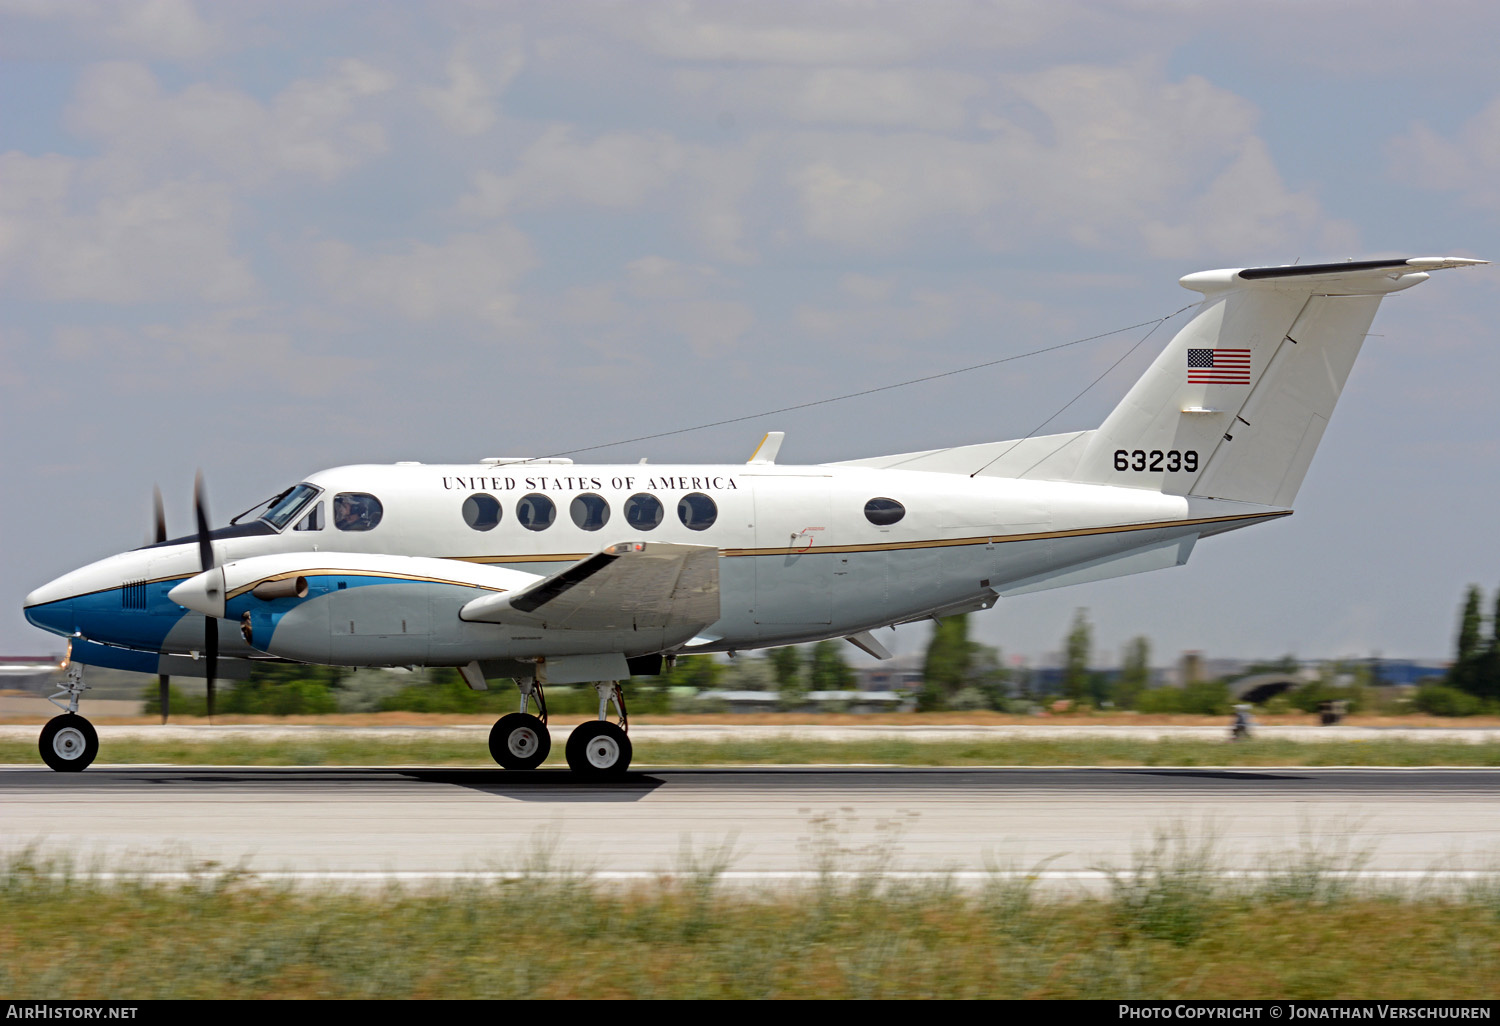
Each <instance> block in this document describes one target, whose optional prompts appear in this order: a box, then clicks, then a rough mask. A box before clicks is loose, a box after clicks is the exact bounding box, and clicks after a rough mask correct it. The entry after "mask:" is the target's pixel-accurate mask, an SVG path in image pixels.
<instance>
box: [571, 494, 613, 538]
mask: <svg viewBox="0 0 1500 1026" xmlns="http://www.w3.org/2000/svg"><path fill="white" fill-rule="evenodd" d="M568 515H569V516H571V517H572V518H573V523H575V524H577V525H578V526H579V527H581V528H583V529H584V530H585V531H597V530H599V528H601V527H603V526H604V525H605V524H607V523H609V503H607V502H605V501H604V496H602V495H595V494H594V493H593V492H584V493H583V494H582V495H575V496H574V497H573V501H572V502H571V503H569V504H568Z"/></svg>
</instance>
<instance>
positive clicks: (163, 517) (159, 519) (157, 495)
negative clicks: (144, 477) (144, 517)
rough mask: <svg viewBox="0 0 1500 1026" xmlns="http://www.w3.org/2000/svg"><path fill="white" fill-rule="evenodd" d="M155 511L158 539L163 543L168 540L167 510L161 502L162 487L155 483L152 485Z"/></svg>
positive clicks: (158, 541)
mask: <svg viewBox="0 0 1500 1026" xmlns="http://www.w3.org/2000/svg"><path fill="white" fill-rule="evenodd" d="M151 493H152V498H153V499H154V500H155V501H154V502H153V506H154V510H153V511H154V512H155V514H156V522H155V527H156V541H157V543H158V544H159V543H161V542H164V541H166V540H167V511H166V509H165V508H164V507H163V506H162V504H161V489H160V488H158V487H157V486H155V485H152V486H151Z"/></svg>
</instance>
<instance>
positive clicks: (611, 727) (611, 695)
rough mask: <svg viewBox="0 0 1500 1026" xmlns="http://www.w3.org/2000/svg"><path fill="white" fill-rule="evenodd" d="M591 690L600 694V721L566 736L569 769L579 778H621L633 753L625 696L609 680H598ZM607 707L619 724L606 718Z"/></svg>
mask: <svg viewBox="0 0 1500 1026" xmlns="http://www.w3.org/2000/svg"><path fill="white" fill-rule="evenodd" d="M594 688H595V690H597V691H598V692H599V718H598V719H597V720H590V721H588V722H586V723H580V724H579V725H578V726H577V727H575V728H574V729H573V733H571V734H569V735H568V745H567V749H566V752H567V756H568V766H569V767H570V768H571V769H572V770H573V772H574V773H577V774H579V775H580V776H586V777H620V776H624V775H625V771H626V770H627V769H629V768H630V758H631V756H632V755H633V754H634V752H633V749H632V746H631V744H630V738H629V736H628V735H627V734H626V731H627V730H628V729H629V727H630V721H629V719H628V717H627V716H626V714H625V693H624V691H622V690H621V689H620V685H619V683H618V682H616V681H612V680H611V681H600V682H599V683H597V684H595V685H594ZM610 705H614V707H615V710H616V711H617V712H618V713H619V714H620V721H619V723H618V724H615V723H611V722H609V720H608V719H607V716H608V715H609V707H610Z"/></svg>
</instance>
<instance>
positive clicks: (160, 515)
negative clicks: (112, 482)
mask: <svg viewBox="0 0 1500 1026" xmlns="http://www.w3.org/2000/svg"><path fill="white" fill-rule="evenodd" d="M152 492H153V505H154V512H155V524H154V528H155V531H154V534H155V538H156V541H157V542H164V541H166V540H167V517H166V513H165V511H164V510H163V508H162V500H161V489H160V488H153V489H152ZM193 514H194V516H195V518H196V519H197V522H198V567H199V571H200V572H203V571H208V570H212V569H214V566H215V563H214V546H213V542H212V540H211V539H210V536H209V531H208V503H207V502H206V501H205V500H204V498H203V472H202V471H201V470H200V471H199V472H198V476H197V477H196V478H195V479H194V480H193ZM203 656H204V658H205V660H206V661H207V663H208V665H207V667H206V671H207V672H206V676H207V678H208V718H209V720H210V721H211V720H212V719H213V716H214V677H215V676H216V675H217V674H218V670H219V625H218V623H217V622H216V621H215V619H214V617H212V616H205V617H204V618H203ZM156 682H157V688H158V695H159V697H160V701H161V721H162V723H166V722H167V716H168V714H169V712H170V705H171V676H170V675H169V674H165V673H159V674H157V675H156Z"/></svg>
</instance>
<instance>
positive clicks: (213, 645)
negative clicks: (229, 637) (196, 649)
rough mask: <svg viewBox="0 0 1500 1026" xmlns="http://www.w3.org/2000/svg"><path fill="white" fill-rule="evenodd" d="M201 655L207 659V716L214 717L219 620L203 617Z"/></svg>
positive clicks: (210, 719)
mask: <svg viewBox="0 0 1500 1026" xmlns="http://www.w3.org/2000/svg"><path fill="white" fill-rule="evenodd" d="M203 656H204V658H205V659H207V660H208V666H207V671H208V718H209V721H210V722H212V721H213V718H214V677H215V676H216V675H217V674H218V672H219V621H217V620H215V619H214V618H213V617H211V616H205V617H204V618H203Z"/></svg>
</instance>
